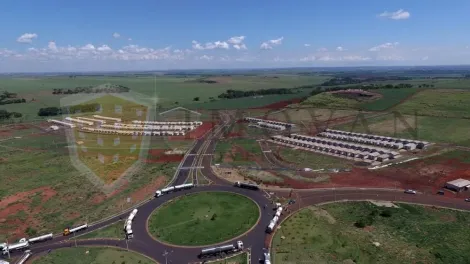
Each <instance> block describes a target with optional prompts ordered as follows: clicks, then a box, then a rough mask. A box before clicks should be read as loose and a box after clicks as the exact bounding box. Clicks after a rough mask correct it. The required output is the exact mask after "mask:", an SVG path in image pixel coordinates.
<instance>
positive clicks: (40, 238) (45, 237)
mask: <svg viewBox="0 0 470 264" xmlns="http://www.w3.org/2000/svg"><path fill="white" fill-rule="evenodd" d="M53 238H54V235H53V234H52V233H50V234H47V235H42V236H38V237H33V238H28V242H29V243H31V244H33V243H38V242H42V241H46V240H49V239H53ZM23 239H24V238H23ZM25 240H26V239H25Z"/></svg>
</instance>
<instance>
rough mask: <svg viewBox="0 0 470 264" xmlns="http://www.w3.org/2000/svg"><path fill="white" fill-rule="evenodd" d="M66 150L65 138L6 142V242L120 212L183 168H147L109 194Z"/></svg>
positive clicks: (0, 211) (1, 146) (0, 200)
mask: <svg viewBox="0 0 470 264" xmlns="http://www.w3.org/2000/svg"><path fill="white" fill-rule="evenodd" d="M66 146H67V143H66V142H65V138H64V137H63V136H59V135H50V136H30V137H27V138H22V139H13V140H8V141H3V142H0V152H1V153H2V154H1V161H0V171H2V173H1V174H0V180H1V181H2V182H3V184H2V185H1V186H0V219H4V220H3V223H2V225H1V227H0V231H1V232H0V234H1V235H0V240H5V238H7V237H9V238H15V237H16V238H18V237H23V236H24V232H25V230H26V229H27V228H28V227H29V228H31V230H33V231H30V232H31V234H35V233H37V234H41V233H47V232H54V233H56V232H60V231H61V230H62V229H63V228H64V227H66V226H71V225H75V224H79V223H83V222H85V221H86V220H87V219H88V221H89V222H92V221H95V220H98V219H101V218H102V217H105V216H108V215H110V214H112V213H115V212H118V211H120V210H121V209H122V208H127V207H128V206H130V205H132V204H135V203H137V202H138V201H141V200H142V199H146V198H148V197H149V196H151V195H152V193H153V192H154V191H155V189H157V188H158V187H159V186H162V185H164V184H165V182H166V181H168V179H170V178H171V177H172V176H173V174H174V171H175V168H176V167H177V166H178V164H177V163H167V164H165V163H148V164H145V165H143V167H142V168H141V169H140V170H138V171H135V172H134V173H133V174H132V175H130V177H129V181H128V182H127V183H125V185H124V187H123V188H121V189H118V190H116V191H115V192H113V193H111V194H109V195H108V196H106V195H104V194H103V193H102V191H101V190H100V189H99V188H97V187H96V186H95V185H93V184H92V182H90V180H89V178H88V177H86V176H85V175H84V174H82V173H81V172H79V171H78V170H76V169H75V167H73V166H72V165H71V162H70V157H69V155H68V150H67V149H66ZM77 186H79V188H77ZM128 197H130V198H131V203H129V204H128V203H126V199H127V198H128Z"/></svg>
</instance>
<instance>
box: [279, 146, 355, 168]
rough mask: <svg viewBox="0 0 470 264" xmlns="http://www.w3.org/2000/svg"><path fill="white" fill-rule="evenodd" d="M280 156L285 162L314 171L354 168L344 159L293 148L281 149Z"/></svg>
mask: <svg viewBox="0 0 470 264" xmlns="http://www.w3.org/2000/svg"><path fill="white" fill-rule="evenodd" d="M279 154H280V156H281V158H282V159H283V160H284V161H287V162H289V163H293V164H296V165H297V167H299V166H301V167H304V168H310V169H313V170H317V169H331V168H335V169H342V168H349V167H351V166H352V164H350V163H349V162H347V161H346V160H344V159H339V158H334V157H331V156H327V155H322V154H317V153H313V152H310V151H303V150H295V149H292V148H280V151H279Z"/></svg>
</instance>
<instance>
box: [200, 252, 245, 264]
mask: <svg viewBox="0 0 470 264" xmlns="http://www.w3.org/2000/svg"><path fill="white" fill-rule="evenodd" d="M206 263H208V264H248V253H242V254H238V255H236V256H233V257H230V258H227V259H224V260H216V261H208V262H206Z"/></svg>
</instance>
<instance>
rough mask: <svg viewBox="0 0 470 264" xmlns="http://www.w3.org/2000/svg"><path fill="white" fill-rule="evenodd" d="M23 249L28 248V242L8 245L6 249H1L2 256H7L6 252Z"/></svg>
mask: <svg viewBox="0 0 470 264" xmlns="http://www.w3.org/2000/svg"><path fill="white" fill-rule="evenodd" d="M25 248H29V242H28V241H23V242H17V243H13V244H9V245H7V246H6V247H4V248H3V250H2V254H3V255H7V254H8V252H12V251H15V250H22V249H25Z"/></svg>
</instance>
